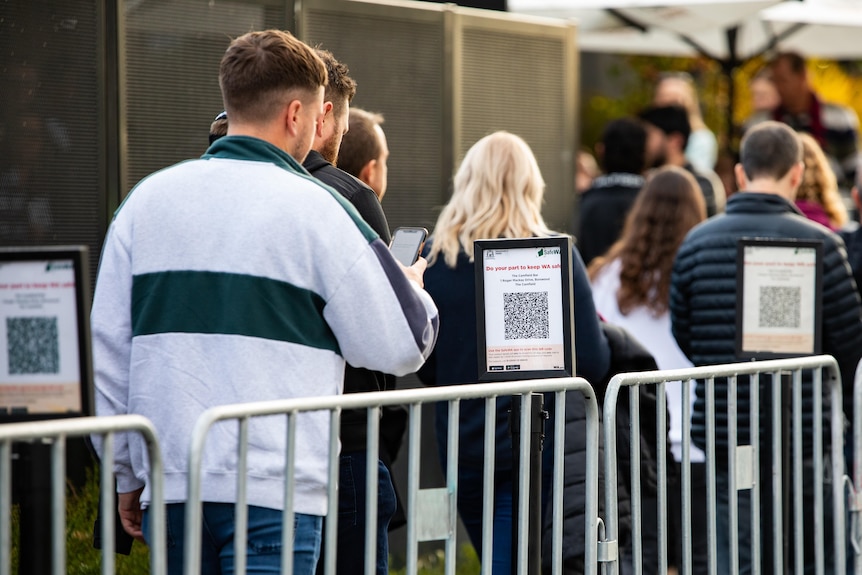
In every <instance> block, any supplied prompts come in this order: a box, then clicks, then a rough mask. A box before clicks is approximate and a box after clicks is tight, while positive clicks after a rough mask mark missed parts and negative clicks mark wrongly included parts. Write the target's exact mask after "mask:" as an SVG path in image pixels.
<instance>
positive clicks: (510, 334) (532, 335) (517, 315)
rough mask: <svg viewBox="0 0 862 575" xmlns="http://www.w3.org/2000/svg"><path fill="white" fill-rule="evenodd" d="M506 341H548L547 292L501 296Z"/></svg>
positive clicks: (505, 294)
mask: <svg viewBox="0 0 862 575" xmlns="http://www.w3.org/2000/svg"><path fill="white" fill-rule="evenodd" d="M503 321H504V336H505V338H506V339H548V338H549V337H550V330H549V317H548V292H546V291H544V292H529V293H504V294H503Z"/></svg>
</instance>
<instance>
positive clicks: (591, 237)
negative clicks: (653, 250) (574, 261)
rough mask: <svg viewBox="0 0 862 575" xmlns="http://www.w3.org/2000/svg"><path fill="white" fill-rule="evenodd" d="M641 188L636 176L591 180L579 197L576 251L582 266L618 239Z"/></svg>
mask: <svg viewBox="0 0 862 575" xmlns="http://www.w3.org/2000/svg"><path fill="white" fill-rule="evenodd" d="M643 184H644V179H643V177H641V176H639V175H637V174H608V175H606V176H599V177H598V178H596V179H595V180H593V185H592V187H591V188H590V189H589V190H587V191H586V192H584V194H583V195H582V196H581V201H580V206H579V207H578V211H579V225H578V226H577V229H578V251H580V252H581V257H583V258H584V263H585V264H587V265H589V263H590V262H591V261H592V260H593V259H594V258H596V257H598V256H600V255H602V254H603V253H605V252H606V251H607V250H608V248H609V247H611V245H613V243H614V242H615V241H617V239H618V238H619V237H620V233H621V232H622V231H623V224H624V223H625V221H626V215H627V214H628V213H629V209H631V207H632V204H633V203H634V201H635V197H637V195H638V192H640V191H641V188H642V187H643Z"/></svg>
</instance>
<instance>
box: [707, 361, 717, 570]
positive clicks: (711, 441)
mask: <svg viewBox="0 0 862 575" xmlns="http://www.w3.org/2000/svg"><path fill="white" fill-rule="evenodd" d="M704 385H706V539H707V547H708V549H709V561H708V565H707V572H708V573H709V575H717V569H718V568H717V560H718V557H717V552H718V545H717V537H716V500H715V495H716V490H715V472H716V470H715V460H716V455H715V378H714V377H709V378H707V379H706V381H705V382H704Z"/></svg>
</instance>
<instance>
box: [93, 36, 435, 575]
mask: <svg viewBox="0 0 862 575" xmlns="http://www.w3.org/2000/svg"><path fill="white" fill-rule="evenodd" d="M326 82H327V77H326V70H325V67H324V65H323V62H322V61H321V60H320V58H319V57H318V56H317V55H316V54H315V52H314V50H312V49H311V48H310V47H308V46H307V45H305V44H304V43H302V42H300V41H298V40H297V39H295V38H294V37H293V36H291V35H290V34H288V33H286V32H282V31H278V30H268V31H263V32H250V33H248V34H245V35H243V36H240V37H239V38H237V39H235V40H234V41H233V42H232V43H231V45H230V47H229V48H228V49H227V51H226V53H225V55H224V57H223V58H222V61H221V65H220V71H219V83H220V86H221V90H222V96H223V99H224V104H225V110H226V112H227V115H228V117H229V118H230V126H229V129H228V135H227V136H226V137H224V138H221V139H219V140H217V141H216V142H215V143H213V145H212V146H210V148H209V149H208V150H207V152H206V154H205V155H204V156H203V157H202V158H200V159H197V160H190V161H186V162H183V163H180V164H177V165H175V166H172V167H170V168H167V169H165V170H161V171H159V172H156V173H154V174H151V175H150V176H148V177H147V178H145V179H144V180H142V181H141V182H140V183H139V184H138V185H137V186H136V187H135V188H134V189H133V190H132V191H131V192H130V194H129V196H128V197H127V198H126V200H125V201H124V202H123V205H122V206H121V207H120V209H119V210H117V213H116V214H115V217H114V221H113V222H112V224H111V226H110V229H109V231H108V234H107V236H106V238H105V246H104V249H103V253H102V259H101V263H100V269H99V276H98V280H97V282H96V291H95V298H94V302H93V311H92V331H93V353H94V362H95V369H96V410H97V413H98V414H99V415H114V414H125V413H136V414H141V415H144V416H146V417H147V418H149V419H150V420H151V421H152V422H153V423H154V425H155V427H156V429H157V432H158V438H159V441H160V444H161V448H162V452H163V457H164V460H165V478H164V479H165V498H166V501H167V503H168V509H167V516H168V517H167V522H168V525H167V526H166V527H167V532H168V534H169V539H172V541H171V542H169V552H168V555H169V557H168V562H169V567H168V569H169V572H170V573H172V574H173V573H181V572H182V561H183V553H184V550H183V538H184V537H183V536H184V531H185V527H184V524H183V522H184V502H185V500H186V496H187V493H186V491H187V487H186V485H187V473H188V469H187V468H188V449H189V438H190V436H191V433H192V429H193V427H194V424H195V421H196V420H197V418H198V417H199V416H200V414H201V413H203V412H204V411H205V410H206V409H208V408H210V407H212V406H215V405H223V404H234V403H242V402H249V401H265V400H276V399H285V398H299V397H314V396H325V395H334V394H338V393H340V392H341V388H342V381H343V374H344V365H345V361H347V362H349V363H350V364H351V365H354V366H359V367H364V368H367V369H372V370H377V371H383V372H387V373H394V374H397V375H403V374H407V373H411V372H414V371H416V370H417V369H418V368H419V367H420V366H421V365H422V364H423V363H424V361H425V359H426V358H427V357H428V355H429V354H430V352H431V349H432V348H433V345H434V342H435V340H436V336H437V310H436V307H435V306H434V303H433V302H432V301H431V298H430V297H429V296H428V294H427V293H426V292H425V291H424V290H423V289H422V287H421V286H422V275H423V273H424V267H425V263H424V261H420V262H419V263H417V264H416V265H414V266H412V267H410V268H404V267H403V266H400V265H399V264H398V263H397V262H396V261H395V260H394V259H393V258H392V257H391V255H390V254H389V250H388V249H387V247H386V245H385V244H384V243H383V242H381V241H380V239H379V238H378V237H377V234H375V233H374V232H373V231H372V230H371V229H370V228H369V227H368V225H367V224H365V223H364V222H363V221H362V219H361V218H360V217H359V215H358V214H357V213H356V211H355V210H354V209H353V208H352V207H351V206H350V205H349V204H348V203H347V202H346V201H345V200H344V199H343V198H342V197H341V196H340V195H339V194H337V193H335V192H334V191H332V190H331V189H329V188H327V187H325V186H323V185H322V184H320V183H319V182H318V181H317V180H314V179H313V178H311V177H310V176H309V175H308V174H307V172H305V170H303V168H302V167H301V166H300V162H302V160H303V159H304V158H305V156H306V154H307V153H308V151H309V149H310V148H311V144H312V140H313V138H314V137H315V134H317V135H319V130H320V124H321V120H322V115H323V90H324V86H325V85H326ZM370 317H371V318H375V321H374V322H373V326H374V328H373V329H369V325H371V324H372V322H369V319H368V318H370ZM328 421H329V416H328V414H327V413H306V414H302V415H301V416H300V417H299V418H298V419H297V426H296V437H295V438H292V439H294V445H295V449H296V451H295V454H296V472H295V475H294V477H292V478H287V480H288V481H292V482H293V486H294V493H295V495H294V502H295V505H294V507H295V511H296V521H295V525H296V536H295V540H294V550H293V551H294V555H293V557H294V559H293V564H294V573H298V574H311V573H313V572H314V567H315V564H316V562H317V558H318V555H319V548H320V537H321V535H320V524H321V517H322V516H323V515H324V514H325V513H326V508H327V497H326V488H327V446H328V442H329V427H328ZM285 425H286V422H285V419H284V418H276V417H269V418H258V419H255V420H253V421H252V423H251V425H250V432H249V433H250V435H249V454H248V472H247V474H246V477H245V480H246V482H247V493H248V503H249V521H248V525H249V534H248V542H249V543H248V548H247V553H248V572H249V573H257V572H262V571H264V570H267V569H268V570H270V571H273V570H274V572H277V571H278V569H279V562H280V555H281V521H282V518H281V510H282V509H283V504H284V502H283V493H284V481H285V480H286V479H285V477H284V454H285V441H286V440H285V437H286V427H285ZM234 430H235V428H234V427H233V426H232V425H225V426H224V427H220V426H217V427H216V428H215V429H214V430H213V432H212V433H211V436H210V439H209V441H208V444H207V449H206V450H205V452H204V457H203V470H202V471H203V474H202V477H203V479H202V499H203V501H204V505H203V521H204V522H205V527H206V528H205V529H204V541H203V549H202V553H203V559H202V572H204V573H220V572H221V571H222V570H223V569H225V570H228V571H232V563H233V557H234V549H233V529H234V522H233V508H234V501H235V493H236V482H237V479H238V477H237V474H236V467H237V462H236V438H235V433H234ZM96 447H97V449H98V450H100V452H101V445H100V444H98V443H97V446H96ZM114 451H115V457H116V465H115V473H116V476H117V483H118V493H119V497H118V499H119V510H120V516H121V519H122V522H123V526H124V528H125V529H126V530H127V531H128V532H130V533H131V534H132V535H134V536H136V537H138V538H143V536H144V534H145V533H146V534H149V531H148V530H147V529H148V525H147V523H148V514H147V512H146V506H147V503H148V502H149V501H150V490H149V486H148V485H147V476H148V473H149V469H148V463H147V458H146V447H145V444H144V443H143V441H142V440H141V439H140V438H138V437H136V436H133V435H129V436H126V435H122V436H119V437H117V439H116V442H115V447H114ZM142 508H143V510H142ZM158 528H161V529H163V528H165V526H158ZM195 552H196V551H195Z"/></svg>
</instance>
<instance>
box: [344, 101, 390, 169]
mask: <svg viewBox="0 0 862 575" xmlns="http://www.w3.org/2000/svg"><path fill="white" fill-rule="evenodd" d="M382 123H383V116H382V115H381V114H373V113H371V112H367V111H365V110H363V109H361V108H356V107H352V108H350V120H349V126H350V129H349V130H348V131H347V133H346V134H344V138H343V139H342V140H341V148H340V149H339V150H338V167H339V168H341V169H342V170H344V171H345V172H347V173H348V174H351V175H353V176H354V177H357V178H358V177H359V174H360V172H361V171H362V168H364V167H365V166H366V165H367V164H368V162H370V161H371V160H376V159H378V158H379V157H380V154H381V153H382V151H383V146H382V142H381V141H380V138H379V137H378V134H377V130H376V129H375V127H376V126H378V125H380V124H382Z"/></svg>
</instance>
